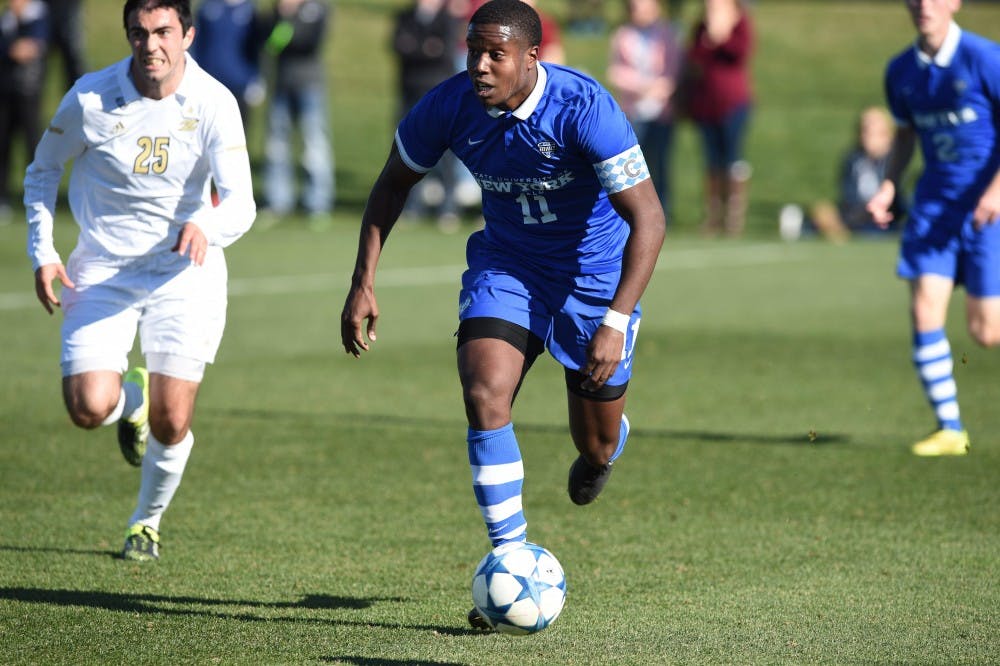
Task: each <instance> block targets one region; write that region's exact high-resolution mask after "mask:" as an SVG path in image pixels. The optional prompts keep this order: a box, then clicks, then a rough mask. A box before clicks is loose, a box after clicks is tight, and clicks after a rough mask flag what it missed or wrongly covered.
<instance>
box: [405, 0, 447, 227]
mask: <svg viewBox="0 0 1000 666" xmlns="http://www.w3.org/2000/svg"><path fill="white" fill-rule="evenodd" d="M456 33H457V21H456V20H455V17H454V16H453V15H452V13H451V11H449V8H448V6H447V0H416V1H415V2H414V3H413V4H412V5H410V6H409V7H407V8H405V9H403V10H401V11H399V12H398V13H397V14H396V18H395V23H394V26H393V34H392V50H393V53H395V55H396V62H397V63H398V72H399V115H398V116H397V118H396V120H397V122H398V121H399V119H400V118H402V117H403V116H405V115H406V114H407V113H408V112H409V111H410V109H412V108H413V107H414V106H415V105H416V103H417V102H418V101H420V98H421V97H423V96H424V95H425V94H426V93H427V92H428V91H429V90H431V88H433V87H434V86H436V85H437V84H439V83H441V82H442V81H444V80H445V79H447V78H448V77H450V76H451V75H452V74H454V73H455V71H454V69H455V43H456V37H457V36H456ZM431 175H432V178H431V179H428V180H424V181H422V182H421V183H419V184H418V185H417V186H416V187H414V188H413V190H412V191H411V192H410V195H409V197H408V198H407V202H406V207H405V208H404V213H403V214H404V216H405V217H408V218H413V219H416V218H419V217H422V216H423V214H424V213H425V211H426V210H427V208H428V207H429V206H431V205H432V202H431V201H429V200H430V199H432V198H434V197H431V196H429V194H431V193H432V192H433V191H434V189H439V190H440V197H437V198H439V199H440V203H436V204H434V207H436V208H437V223H438V227H439V228H440V229H442V230H444V231H451V230H456V231H457V229H458V223H459V220H458V206H457V203H456V201H455V187H456V176H457V173H456V165H455V157H454V155H452V154H451V153H450V152H449V153H446V154H445V156H444V157H443V158H442V160H441V162H440V163H439V164H438V165H437V166H436V167H435V168H434V169H433V172H432V174H431ZM428 185H432V186H435V185H436V186H437V187H436V188H434V187H431V188H429V189H428V187H427V186H428Z"/></svg>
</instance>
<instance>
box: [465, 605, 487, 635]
mask: <svg viewBox="0 0 1000 666" xmlns="http://www.w3.org/2000/svg"><path fill="white" fill-rule="evenodd" d="M466 619H468V620H469V626H471V627H472V628H473V629H478V630H479V631H493V627H491V626H490V625H489V623H488V622H487V621H486V619H485V618H484V617H483V616H482V615H480V614H479V611H477V610H476V609H475V608H473V609H472V610H470V611H469V614H468V616H466Z"/></svg>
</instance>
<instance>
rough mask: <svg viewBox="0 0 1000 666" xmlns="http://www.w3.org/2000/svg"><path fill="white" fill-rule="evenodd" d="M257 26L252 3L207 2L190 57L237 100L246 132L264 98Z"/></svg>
mask: <svg viewBox="0 0 1000 666" xmlns="http://www.w3.org/2000/svg"><path fill="white" fill-rule="evenodd" d="M256 26H257V24H256V9H255V8H254V4H253V2H252V1H251V0H205V1H204V2H203V3H202V4H201V6H200V7H199V8H198V12H197V14H196V15H195V19H194V27H195V31H196V32H197V34H198V39H196V40H195V42H194V44H193V45H192V47H191V55H193V56H194V59H195V60H196V61H197V62H198V64H199V65H201V67H202V69H204V70H205V71H206V72H208V73H209V74H211V75H212V76H213V77H215V78H216V79H217V80H218V81H219V83H221V84H222V85H224V86H226V87H227V88H229V91H230V92H231V93H233V96H234V97H236V103H237V104H239V107H240V117H241V118H242V119H243V127H244V128H246V127H248V120H249V118H248V116H249V110H250V107H252V106H257V105H259V104H260V103H261V102H263V101H264V96H265V93H264V85H263V82H262V81H261V77H260V39H259V35H258V34H257V29H256Z"/></svg>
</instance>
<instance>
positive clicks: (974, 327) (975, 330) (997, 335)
mask: <svg viewBox="0 0 1000 666" xmlns="http://www.w3.org/2000/svg"><path fill="white" fill-rule="evenodd" d="M969 335H971V336H972V339H973V340H975V341H976V344H978V345H979V346H980V347H985V348H987V349H990V348H992V347H997V346H1000V326H986V325H984V324H979V323H970V324H969Z"/></svg>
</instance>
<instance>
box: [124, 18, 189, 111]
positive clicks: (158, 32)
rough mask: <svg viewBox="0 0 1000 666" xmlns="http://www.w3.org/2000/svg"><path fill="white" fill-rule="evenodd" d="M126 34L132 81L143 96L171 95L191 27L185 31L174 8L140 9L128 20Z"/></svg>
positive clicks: (182, 63)
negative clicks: (130, 55) (129, 48)
mask: <svg viewBox="0 0 1000 666" xmlns="http://www.w3.org/2000/svg"><path fill="white" fill-rule="evenodd" d="M127 26H128V27H127V29H126V31H125V32H126V35H127V36H128V41H129V44H131V46H132V66H131V70H130V71H131V74H132V82H133V83H135V87H136V88H137V89H138V90H139V92H140V93H141V94H142V95H143V96H145V97H152V98H153V99H162V98H163V97H166V96H168V95H171V94H173V93H174V91H175V90H177V86H179V85H180V82H181V78H182V77H183V76H184V52H185V51H186V50H187V48H188V47H189V46H190V45H191V42H192V41H193V40H194V28H189V29H188V30H187V31H185V30H184V28H183V26H182V25H181V20H180V17H179V16H178V15H177V11H176V10H175V9H172V8H170V9H167V8H165V7H158V8H156V9H150V10H144V9H139V10H136V11H134V12H132V14H131V15H130V16H129V17H128V24H127Z"/></svg>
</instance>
